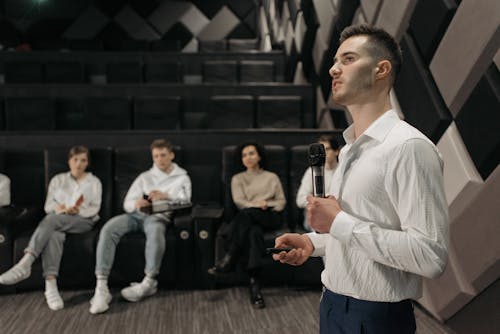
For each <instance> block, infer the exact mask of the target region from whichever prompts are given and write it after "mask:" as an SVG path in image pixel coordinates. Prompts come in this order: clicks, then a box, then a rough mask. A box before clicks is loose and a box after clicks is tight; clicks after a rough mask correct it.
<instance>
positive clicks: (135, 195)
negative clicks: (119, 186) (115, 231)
mask: <svg viewBox="0 0 500 334" xmlns="http://www.w3.org/2000/svg"><path fill="white" fill-rule="evenodd" d="M142 183H143V180H142V174H141V175H139V176H138V177H137V178H136V179H135V180H134V182H132V185H131V186H130V188H129V189H128V192H127V195H126V196H125V200H124V201H123V209H124V210H125V212H128V213H131V212H134V211H135V202H136V201H137V200H138V199H139V198H141V197H142V195H143V190H142V188H143V187H142Z"/></svg>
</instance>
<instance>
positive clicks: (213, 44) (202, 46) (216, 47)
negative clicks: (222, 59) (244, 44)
mask: <svg viewBox="0 0 500 334" xmlns="http://www.w3.org/2000/svg"><path fill="white" fill-rule="evenodd" d="M226 50H227V40H225V39H221V40H212V41H199V42H198V51H200V52H224V51H226Z"/></svg>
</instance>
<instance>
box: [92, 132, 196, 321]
mask: <svg viewBox="0 0 500 334" xmlns="http://www.w3.org/2000/svg"><path fill="white" fill-rule="evenodd" d="M151 155H152V158H153V166H152V167H151V169H150V170H148V171H146V172H143V173H141V174H140V175H139V176H138V177H137V178H136V179H135V181H134V182H133V183H132V186H131V187H130V189H129V190H128V192H127V195H126V197H125V201H124V204H123V207H124V209H125V211H126V213H125V214H122V215H119V216H116V217H113V218H111V219H110V220H109V221H108V222H106V224H105V225H104V227H103V228H102V229H101V233H100V235H99V242H98V244H97V254H96V269H95V273H96V277H97V286H96V289H95V294H94V297H93V298H92V299H91V301H90V313H92V314H96V313H102V312H105V311H106V310H107V309H108V308H109V303H110V301H111V294H110V292H109V289H108V276H109V273H110V271H111V267H112V266H113V261H114V256H115V250H116V246H117V244H118V242H120V239H121V237H122V236H123V235H125V234H126V233H129V232H133V231H141V232H143V233H144V234H145V236H146V250H145V258H146V267H145V269H144V273H145V277H144V279H143V280H142V282H141V283H132V284H131V285H130V286H129V287H127V288H124V289H123V290H122V291H121V295H122V297H123V298H125V299H126V300H128V301H131V302H136V301H139V300H141V299H142V298H144V297H147V296H151V295H153V294H154V293H156V291H157V285H158V282H157V281H156V279H155V277H156V276H157V275H158V273H159V271H160V265H161V262H162V259H163V254H164V253H165V229H166V225H167V224H168V223H169V222H170V219H171V216H172V212H170V211H166V212H162V213H155V214H151V215H149V214H146V213H144V212H142V211H144V210H141V208H142V209H144V208H145V207H147V206H150V205H151V202H155V201H160V200H172V201H175V202H176V203H188V202H190V201H191V180H190V178H189V176H188V174H187V172H186V171H185V170H184V169H182V168H181V167H179V166H178V165H177V164H176V163H174V162H172V160H173V159H174V157H175V155H174V152H173V146H172V144H170V143H169V142H167V141H166V140H163V139H157V140H154V141H153V143H152V144H151Z"/></svg>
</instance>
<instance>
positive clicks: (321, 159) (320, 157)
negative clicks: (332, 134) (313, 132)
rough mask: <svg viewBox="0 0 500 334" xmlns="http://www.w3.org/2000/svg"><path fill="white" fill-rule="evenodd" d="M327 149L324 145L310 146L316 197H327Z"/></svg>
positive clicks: (310, 160)
mask: <svg viewBox="0 0 500 334" xmlns="http://www.w3.org/2000/svg"><path fill="white" fill-rule="evenodd" d="M325 157H326V153H325V147H324V146H323V144H319V143H314V144H311V145H309V165H310V166H311V176H312V185H313V196H314V197H325Z"/></svg>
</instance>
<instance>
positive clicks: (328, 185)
mask: <svg viewBox="0 0 500 334" xmlns="http://www.w3.org/2000/svg"><path fill="white" fill-rule="evenodd" d="M318 143H319V144H322V145H323V146H324V147H325V153H326V156H325V170H324V176H325V194H331V193H332V178H333V173H334V172H335V168H337V163H338V156H339V152H340V146H339V143H338V142H337V140H336V139H335V138H333V136H330V135H322V136H321V137H319V138H318ZM311 173H312V168H311V167H308V168H307V169H306V171H305V172H304V175H303V176H302V180H301V182H300V187H299V190H298V191H297V197H296V199H295V202H296V204H297V207H298V208H302V209H305V207H306V205H307V195H310V194H312V193H313V186H312V175H311ZM305 217H306V215H305V212H304V224H303V227H304V230H306V231H312V230H311V227H310V226H309V225H308V224H307V220H306V219H305Z"/></svg>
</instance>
